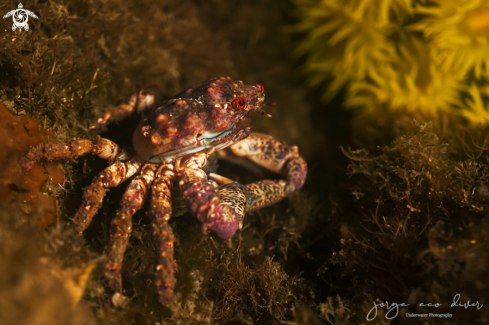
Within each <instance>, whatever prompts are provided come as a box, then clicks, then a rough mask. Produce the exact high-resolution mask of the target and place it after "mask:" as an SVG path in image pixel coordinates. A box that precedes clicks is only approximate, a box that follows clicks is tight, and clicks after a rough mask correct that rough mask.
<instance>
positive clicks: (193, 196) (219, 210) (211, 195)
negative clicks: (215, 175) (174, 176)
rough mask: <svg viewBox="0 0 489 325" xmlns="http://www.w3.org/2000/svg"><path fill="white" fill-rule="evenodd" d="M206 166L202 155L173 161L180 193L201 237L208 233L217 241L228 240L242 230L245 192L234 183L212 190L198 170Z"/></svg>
mask: <svg viewBox="0 0 489 325" xmlns="http://www.w3.org/2000/svg"><path fill="white" fill-rule="evenodd" d="M206 163H207V155H206V153H197V154H194V155H192V156H190V157H184V158H183V159H180V160H177V162H176V168H177V171H178V178H179V180H180V181H179V186H180V191H181V192H182V195H183V198H184V200H185V202H186V203H187V206H188V209H189V211H190V213H191V214H192V215H193V216H195V217H197V219H199V220H200V222H202V225H203V231H204V233H207V232H208V229H210V230H212V231H213V232H214V233H215V234H216V235H217V236H218V237H220V238H222V239H229V238H231V237H232V236H233V235H234V233H235V232H236V230H238V228H240V227H241V226H242V222H243V218H244V214H245V207H246V188H245V186H243V185H241V184H239V183H236V182H232V183H227V184H223V185H221V186H218V187H216V186H215V183H214V182H212V181H209V180H208V178H207V175H206V173H205V172H204V171H203V170H202V167H203V166H205V164H206Z"/></svg>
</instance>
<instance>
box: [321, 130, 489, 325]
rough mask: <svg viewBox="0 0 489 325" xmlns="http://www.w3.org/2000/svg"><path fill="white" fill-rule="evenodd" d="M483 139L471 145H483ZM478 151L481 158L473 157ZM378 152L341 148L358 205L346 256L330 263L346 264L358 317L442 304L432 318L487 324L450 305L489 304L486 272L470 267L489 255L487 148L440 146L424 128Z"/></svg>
mask: <svg viewBox="0 0 489 325" xmlns="http://www.w3.org/2000/svg"><path fill="white" fill-rule="evenodd" d="M486 130H487V127H485V128H481V129H479V130H478V131H479V132H480V133H482V134H485V132H487V131H486ZM477 133H478V132H475V131H474V132H473V134H472V136H470V134H468V135H466V138H470V137H472V139H473V140H474V143H475V144H477V143H478V141H476V139H477V138H478V137H477V136H476V134H477ZM457 143H458V145H456V144H457ZM481 148H482V149H481ZM474 150H479V151H480V150H482V152H479V153H480V154H479V155H477V156H472V158H468V157H467V154H466V153H470V152H473V151H474ZM378 151H379V152H378V153H377V154H375V155H372V154H370V153H369V152H368V151H366V150H364V149H363V150H344V152H345V154H346V155H347V156H348V157H349V159H350V164H349V166H348V169H349V172H348V173H349V175H350V177H351V178H350V181H348V183H347V184H348V185H346V187H347V190H348V192H349V193H350V197H351V198H354V204H351V205H350V209H348V210H347V211H345V213H344V218H345V220H346V221H345V222H344V223H343V224H342V227H341V239H340V242H341V249H340V250H339V251H337V252H336V253H335V254H333V256H332V257H331V259H330V260H329V261H328V262H327V263H326V264H325V265H334V264H339V265H341V269H342V271H343V276H345V277H346V278H348V279H349V280H348V282H349V283H351V287H350V288H349V289H348V290H347V291H348V292H349V293H348V294H347V295H346V296H347V297H350V299H351V300H350V299H349V301H350V304H352V303H353V304H354V305H355V306H356V308H357V310H356V315H357V317H365V315H367V314H368V312H369V310H370V309H371V308H372V303H373V302H374V301H378V302H379V303H380V302H385V301H389V302H393V301H394V302H402V301H404V302H406V303H407V302H409V303H411V304H413V305H415V306H417V305H418V304H419V303H420V302H432V303H440V304H442V305H443V306H442V307H440V308H437V310H436V312H437V313H443V312H450V313H453V317H454V318H453V319H452V321H456V322H468V321H471V322H473V321H478V322H480V321H482V320H483V319H485V317H487V315H486V312H485V311H483V310H477V311H475V310H474V311H472V312H471V311H465V310H464V311H461V310H453V308H450V303H451V302H452V301H453V299H454V295H455V294H456V293H460V294H461V296H462V297H463V299H464V301H466V300H470V301H472V302H474V301H479V302H480V303H481V304H484V303H485V302H486V301H487V299H489V297H487V292H486V290H485V289H484V288H485V284H484V283H485V280H484V278H485V277H486V275H485V274H484V271H482V270H485V268H486V264H485V263H484V262H481V263H479V264H477V265H475V264H474V259H477V260H478V259H479V258H481V257H482V256H485V255H486V254H487V244H486V236H487V234H486V232H487V229H486V225H487V213H486V212H485V206H486V205H487V199H488V197H487V195H486V192H487V186H488V183H487V182H488V178H487V177H488V172H489V170H488V169H487V159H488V157H487V155H486V154H485V148H484V147H483V146H482V147H481V146H480V145H478V146H475V145H472V144H469V143H467V142H466V141H465V140H464V137H463V136H458V137H457V136H456V135H454V137H453V138H446V139H442V138H441V137H439V136H438V134H437V133H436V132H435V131H434V130H433V128H432V125H431V123H425V124H415V125H414V126H413V127H412V128H411V130H409V131H408V132H407V133H406V134H405V135H403V136H401V137H398V138H397V139H396V140H394V141H393V142H392V144H391V145H390V146H384V147H382V148H379V150H378ZM474 158H476V159H474ZM476 256H477V257H476ZM482 260H484V258H483V257H482ZM482 260H481V261H482ZM469 279H470V280H469ZM362 306H363V307H362ZM410 312H413V309H410ZM414 312H419V313H421V312H424V313H427V312H433V310H432V309H430V308H426V307H425V308H423V307H414ZM382 317H383V316H381V318H382ZM408 320H409V318H404V317H401V320H400V321H401V322H407V321H408Z"/></svg>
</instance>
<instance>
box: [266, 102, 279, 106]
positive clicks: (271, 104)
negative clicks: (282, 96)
mask: <svg viewBox="0 0 489 325" xmlns="http://www.w3.org/2000/svg"><path fill="white" fill-rule="evenodd" d="M275 105H277V103H275V102H273V103H265V104H263V107H272V106H275Z"/></svg>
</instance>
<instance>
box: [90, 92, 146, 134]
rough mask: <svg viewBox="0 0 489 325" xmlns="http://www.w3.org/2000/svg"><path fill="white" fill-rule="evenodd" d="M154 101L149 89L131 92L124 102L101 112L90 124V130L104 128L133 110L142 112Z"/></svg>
mask: <svg viewBox="0 0 489 325" xmlns="http://www.w3.org/2000/svg"><path fill="white" fill-rule="evenodd" d="M154 101H155V96H154V93H153V92H152V91H151V90H141V91H140V92H139V93H137V94H132V96H131V98H130V99H129V101H128V102H127V103H125V104H122V105H119V106H117V107H114V108H113V109H111V110H110V111H108V112H105V113H104V114H102V115H101V116H100V117H99V118H98V119H97V122H95V123H94V124H92V125H90V127H89V129H90V130H97V129H104V128H105V127H106V126H107V124H109V123H111V122H117V121H120V120H122V119H123V118H125V117H126V116H128V115H131V114H132V113H133V112H134V111H137V112H138V113H144V112H145V111H146V109H148V108H149V107H151V106H152V105H153V103H154Z"/></svg>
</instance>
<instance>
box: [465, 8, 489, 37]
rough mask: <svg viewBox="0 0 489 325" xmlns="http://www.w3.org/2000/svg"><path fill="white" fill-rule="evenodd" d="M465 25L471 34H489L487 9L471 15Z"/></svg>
mask: <svg viewBox="0 0 489 325" xmlns="http://www.w3.org/2000/svg"><path fill="white" fill-rule="evenodd" d="M467 25H468V27H469V28H470V30H472V31H473V32H476V33H477V32H478V33H487V32H489V9H486V10H484V11H482V12H475V13H471V14H469V15H468V17H467Z"/></svg>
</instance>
